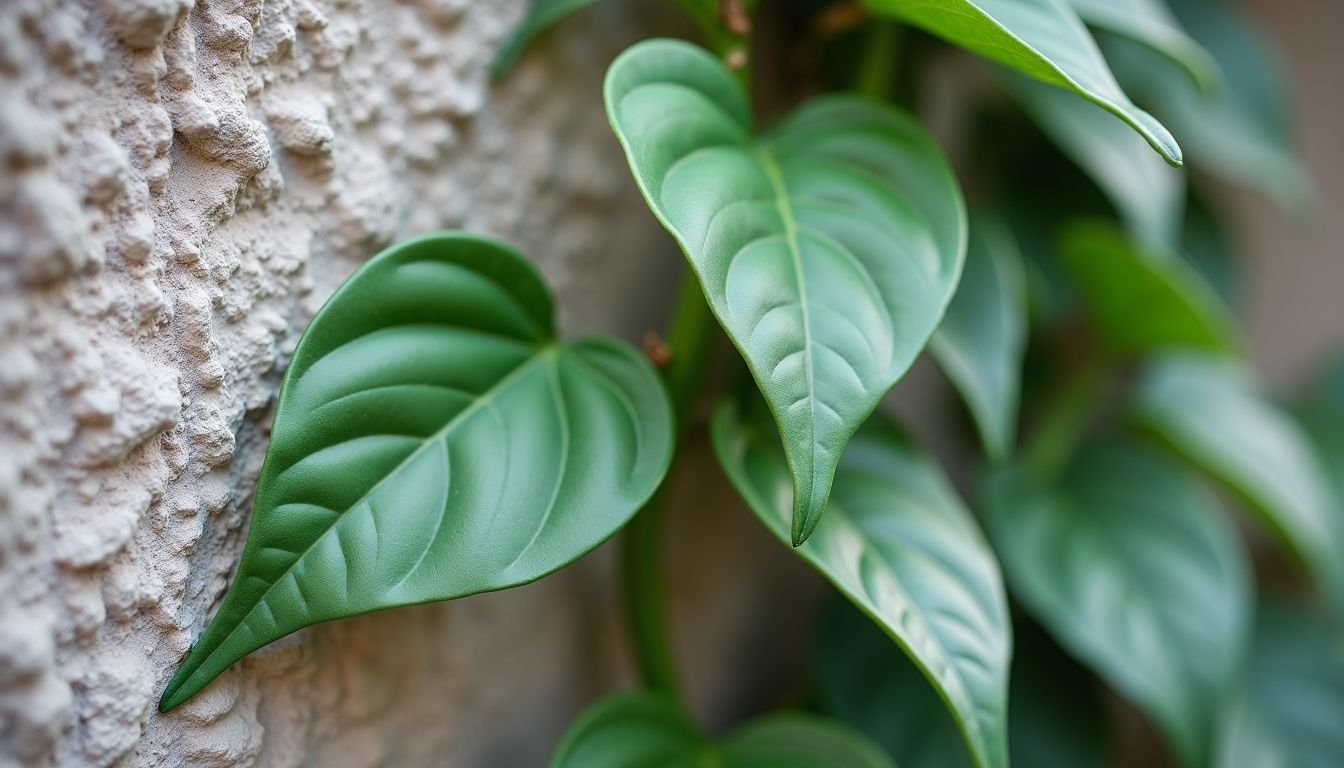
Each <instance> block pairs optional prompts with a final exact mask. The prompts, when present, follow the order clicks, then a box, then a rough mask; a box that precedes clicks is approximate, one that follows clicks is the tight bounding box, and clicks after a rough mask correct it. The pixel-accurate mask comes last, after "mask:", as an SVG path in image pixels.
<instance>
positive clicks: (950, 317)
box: [929, 214, 1027, 460]
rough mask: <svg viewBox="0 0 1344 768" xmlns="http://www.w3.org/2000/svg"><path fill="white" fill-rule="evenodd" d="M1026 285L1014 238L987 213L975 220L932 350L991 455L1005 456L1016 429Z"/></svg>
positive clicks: (1023, 337)
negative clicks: (959, 271)
mask: <svg viewBox="0 0 1344 768" xmlns="http://www.w3.org/2000/svg"><path fill="white" fill-rule="evenodd" d="M1026 342H1027V286H1026V277H1025V275H1024V274H1023V267H1022V256H1021V254H1019V253H1018V250H1017V244H1016V242H1014V240H1013V235H1012V233H1011V232H1009V231H1008V228H1007V227H1005V226H1004V225H1003V224H1002V222H1000V221H999V220H998V219H997V218H995V217H993V216H991V215H989V214H976V215H974V216H972V217H971V226H970V237H969V242H968V245H967V249H966V267H965V269H964V270H963V272H962V275H961V283H960V284H959V285H958V286H957V293H956V295H955V296H953V297H952V303H951V304H949V305H948V308H947V314H946V315H944V316H943V322H942V324H940V325H939V326H938V330H937V332H935V333H934V334H933V338H932V340H931V341H930V342H929V350H930V351H931V352H932V353H933V357H934V359H935V360H937V361H938V365H939V366H940V367H942V369H943V371H944V372H945V373H946V374H947V377H948V378H949V379H951V380H952V383H953V384H955V385H956V387H957V390H958V391H959V392H961V396H962V399H964V400H965V401H966V406H967V408H968V409H969V410H970V412H971V415H972V417H973V418H974V419H975V424H976V427H977V428H978V429H979V431H980V439H981V441H982V442H983V443H984V446H985V452H986V453H987V454H988V455H989V456H990V457H991V458H993V459H996V460H999V459H1003V458H1005V457H1006V456H1007V455H1008V452H1009V451H1010V450H1011V448H1012V443H1013V437H1014V434H1015V432H1016V429H1017V406H1018V392H1019V390H1020V388H1021V381H1022V356H1023V354H1024V353H1025V351H1026V349H1025V348H1026Z"/></svg>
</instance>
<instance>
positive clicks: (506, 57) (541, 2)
mask: <svg viewBox="0 0 1344 768" xmlns="http://www.w3.org/2000/svg"><path fill="white" fill-rule="evenodd" d="M595 2H597V0H532V5H531V7H529V8H528V11H527V16H525V17H523V20H522V21H521V22H519V24H518V28H517V29H515V30H514V32H513V36H512V37H510V38H509V41H508V42H507V43H505V44H504V47H503V48H501V49H500V51H499V54H498V55H497V56H496V57H495V63H494V64H493V65H492V66H491V68H490V73H491V74H492V75H494V76H495V77H503V76H504V75H507V74H508V73H509V70H511V69H513V65H515V64H517V63H518V59H519V58H521V57H522V55H523V51H525V50H527V46H529V45H531V44H532V41H533V40H535V39H536V38H537V36H538V35H540V34H541V33H542V32H545V31H546V30H548V29H550V28H551V27H553V26H555V25H556V24H559V23H560V22H562V21H564V20H565V19H566V18H567V17H568V16H570V15H571V14H574V13H576V12H578V11H580V10H583V9H584V8H587V7H588V6H590V5H592V4H593V3H595Z"/></svg>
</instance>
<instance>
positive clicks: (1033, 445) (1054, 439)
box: [1022, 358, 1111, 483]
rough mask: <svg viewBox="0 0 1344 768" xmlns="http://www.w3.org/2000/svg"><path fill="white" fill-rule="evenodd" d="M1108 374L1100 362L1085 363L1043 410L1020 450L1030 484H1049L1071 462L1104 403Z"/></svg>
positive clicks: (1104, 363) (1106, 368) (1106, 365)
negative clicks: (1033, 482) (1029, 477)
mask: <svg viewBox="0 0 1344 768" xmlns="http://www.w3.org/2000/svg"><path fill="white" fill-rule="evenodd" d="M1110 372H1111V367H1110V365H1108V364H1107V362H1106V361H1105V360H1104V359H1101V358H1094V359H1091V360H1089V361H1088V362H1086V363H1084V364H1083V366H1082V367H1081V368H1079V369H1078V370H1077V371H1076V372H1074V373H1073V374H1072V375H1071V376H1070V377H1069V378H1068V379H1067V380H1066V381H1065V382H1064V384H1063V386H1062V387H1061V388H1060V391H1059V393H1058V394H1057V395H1056V396H1055V398H1054V399H1053V400H1051V401H1050V403H1049V404H1048V405H1047V406H1046V411H1045V413H1043V414H1042V415H1041V418H1040V419H1039V420H1038V421H1037V424H1036V430H1035V431H1034V432H1032V434H1031V437H1030V438H1029V439H1028V440H1027V442H1026V445H1025V446H1024V447H1023V449H1022V465H1023V467H1024V468H1025V469H1026V471H1027V473H1028V474H1029V475H1030V476H1031V477H1032V478H1033V479H1034V480H1036V481H1037V482H1040V483H1053V482H1054V481H1055V480H1056V479H1058V477H1059V475H1060V473H1062V472H1063V471H1064V469H1065V468H1066V467H1067V466H1068V464H1069V462H1070V461H1071V460H1072V459H1073V456H1074V454H1076V453H1077V451H1078V444H1079V443H1081V442H1082V440H1083V438H1084V437H1085V436H1086V434H1087V430H1088V427H1090V426H1091V424H1092V420H1093V417H1094V416H1095V415H1096V412H1097V409H1098V407H1099V406H1100V405H1101V404H1102V402H1103V401H1104V400H1105V397H1106V393H1107V387H1106V384H1107V382H1108V380H1109V374H1110Z"/></svg>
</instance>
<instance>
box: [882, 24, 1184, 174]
mask: <svg viewBox="0 0 1344 768" xmlns="http://www.w3.org/2000/svg"><path fill="white" fill-rule="evenodd" d="M864 4H865V5H867V6H868V7H869V8H870V9H872V10H873V11H875V12H877V13H881V14H887V15H891V16H895V17H897V18H900V19H904V20H905V21H907V22H909V23H911V24H914V25H915V26H918V27H922V28H923V29H925V30H927V31H929V32H931V33H932V34H934V35H937V36H938V37H941V38H943V39H944V40H947V41H948V42H949V43H952V44H953V45H958V46H961V47H962V48H966V49H967V50H969V51H971V52H973V53H976V54H979V55H980V56H984V57H985V58H987V59H990V60H993V61H996V62H998V63H1000V64H1003V65H1005V66H1007V67H1009V68H1010V69H1015V70H1018V71H1020V72H1022V73H1024V74H1027V75H1030V76H1032V77H1034V78H1036V79H1037V80H1041V81H1043V82H1046V83H1049V84H1050V85H1054V86H1057V87H1060V88H1065V89H1067V90H1070V91H1073V92H1074V93H1077V94H1078V95H1080V96H1082V97H1083V98H1085V99H1087V100H1088V101H1091V102H1092V103H1094V104H1096V105H1098V106H1100V107H1102V108H1103V109H1105V110H1106V111H1107V112H1110V113H1111V114H1113V115H1115V116H1116V117H1118V118H1120V119H1121V120H1123V121H1125V122H1126V123H1128V124H1129V125H1130V127H1132V128H1133V129H1134V130H1136V131H1138V133H1139V135H1140V136H1142V137H1143V138H1144V140H1145V141H1147V142H1148V144H1149V146H1151V147H1152V148H1153V149H1155V150H1157V153H1158V154H1160V155H1161V156H1162V157H1163V159H1165V160H1166V161H1167V162H1168V163H1170V164H1172V165H1180V164H1181V148H1180V147H1179V146H1177V144H1176V139H1175V138H1173V137H1172V135H1171V132H1170V131H1168V130H1167V129H1166V128H1165V127H1163V126H1162V124H1161V123H1159V122H1158V121H1157V120H1156V119H1155V118H1154V117H1153V116H1152V115H1150V114H1148V113H1147V112H1144V111H1143V110H1142V109H1139V108H1138V107H1136V106H1134V103H1133V102H1131V101H1130V100H1129V97H1128V96H1126V95H1125V92H1124V91H1123V90H1121V89H1120V85H1119V84H1118V83H1117V82H1116V81H1115V76H1114V75H1112V74H1111V70H1110V68H1109V67H1108V66H1107V65H1106V60H1105V59H1104V58H1102V55H1101V51H1100V50H1098V48H1097V44H1096V42H1095V41H1094V40H1093V39H1092V36H1091V35H1090V34H1088V31H1087V28H1086V27H1085V26H1083V22H1082V21H1081V20H1080V19H1079V18H1078V14H1077V13H1075V12H1074V10H1073V8H1071V7H1070V6H1069V4H1068V2H1067V1H1066V0H919V1H918V2H911V1H910V0H864Z"/></svg>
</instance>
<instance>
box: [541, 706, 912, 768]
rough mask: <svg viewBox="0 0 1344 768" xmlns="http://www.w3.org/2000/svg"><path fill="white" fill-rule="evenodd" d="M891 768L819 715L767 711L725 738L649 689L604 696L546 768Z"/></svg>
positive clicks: (873, 751)
mask: <svg viewBox="0 0 1344 768" xmlns="http://www.w3.org/2000/svg"><path fill="white" fill-rule="evenodd" d="M635 766H649V768H653V767H654V766H659V768H895V766H894V765H893V764H892V763H891V761H890V760H888V759H887V758H886V756H885V755H883V754H882V752H881V750H880V749H878V748H877V747H876V746H875V745H873V744H872V743H870V742H869V741H868V740H867V739H866V738H865V737H863V736H862V735H861V734H859V733H856V732H854V731H853V730H851V729H849V728H848V727H846V726H844V725H841V724H839V723H835V722H832V721H829V720H826V719H825V718H822V717H818V716H816V715H806V714H801V713H779V714H772V715H767V716H765V717H763V718H760V719H758V720H756V721H754V722H751V723H749V724H747V725H746V726H744V727H742V728H740V729H738V730H737V731H736V732H734V733H732V734H731V735H729V736H728V738H726V739H724V740H723V741H722V742H720V743H718V744H715V743H712V742H709V741H707V740H706V739H705V738H704V737H703V736H701V734H700V732H699V731H698V730H697V729H696V727H695V725H694V724H693V723H692V722H691V721H690V719H689V718H687V716H686V714H685V713H684V712H682V711H681V709H680V708H678V707H677V705H676V704H674V703H672V702H671V701H669V700H668V699H666V698H664V697H662V696H659V695H657V694H653V693H625V694H616V695H613V696H608V697H607V698H605V699H602V700H601V701H599V702H597V703H596V704H594V705H593V706H591V707H589V708H588V710H587V711H585V712H584V713H583V714H582V715H580V716H579V718H578V719H577V720H575V721H574V724H573V725H571V726H570V728H569V731H568V732H567V733H566V734H565V736H564V739H563V740H562V741H561V742H560V746H559V747H557V748H556V751H555V755H554V756H552V758H551V768H634V767H635Z"/></svg>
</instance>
